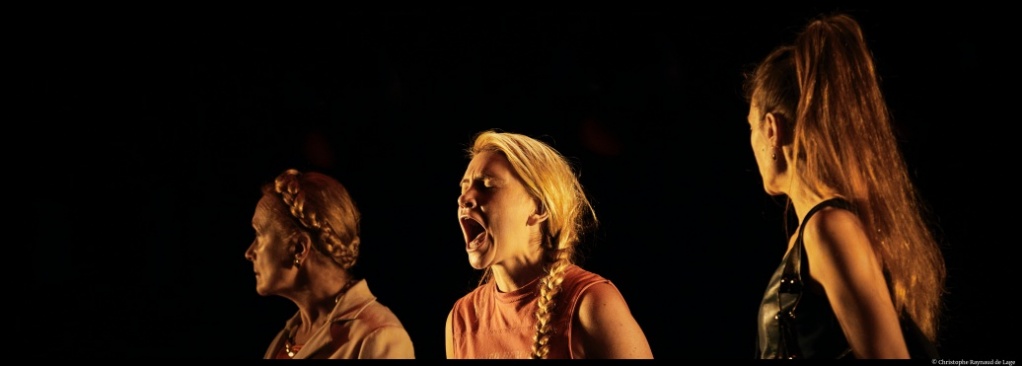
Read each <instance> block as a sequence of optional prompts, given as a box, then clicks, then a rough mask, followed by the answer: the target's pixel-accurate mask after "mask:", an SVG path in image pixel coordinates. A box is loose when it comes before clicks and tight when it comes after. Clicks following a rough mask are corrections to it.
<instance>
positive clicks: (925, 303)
mask: <svg viewBox="0 0 1022 366" xmlns="http://www.w3.org/2000/svg"><path fill="white" fill-rule="evenodd" d="M747 76H748V78H747V80H746V84H745V93H746V98H747V100H748V101H749V102H750V103H753V104H755V105H758V106H759V107H760V108H761V112H762V114H763V115H765V114H766V113H774V114H775V115H779V116H780V117H781V118H782V119H783V120H784V121H785V122H786V123H785V128H786V130H785V132H786V133H785V134H784V135H785V136H790V139H789V140H788V141H783V142H782V143H783V144H788V143H790V144H791V145H792V152H793V155H794V157H795V164H794V166H793V167H792V168H791V169H792V175H793V176H794V177H796V179H801V180H802V181H803V182H805V183H806V186H808V187H809V189H810V190H812V191H814V193H817V194H820V195H821V196H825V197H826V196H833V195H839V196H843V197H846V198H849V199H850V200H851V202H852V204H853V205H854V207H855V209H856V212H857V214H858V216H859V218H860V219H861V220H862V222H863V224H864V225H865V228H866V233H867V235H868V236H869V238H870V243H871V244H872V246H873V250H874V251H875V252H876V254H877V258H878V259H879V260H880V262H881V263H882V266H883V268H884V270H885V274H886V275H887V277H888V284H889V286H890V287H891V289H890V290H891V294H892V297H893V299H894V306H895V308H896V309H897V311H898V312H899V313H901V312H902V311H905V312H907V313H908V314H909V316H911V317H912V319H913V320H914V321H915V322H916V324H917V325H918V326H919V327H920V329H921V330H922V331H923V333H924V334H925V335H926V336H927V337H928V338H929V339H930V340H931V341H934V342H935V341H936V336H937V328H938V321H939V314H940V311H941V308H942V304H941V297H942V295H943V293H944V281H945V276H946V272H945V271H946V270H945V265H944V259H943V256H942V254H941V251H940V248H939V246H938V244H937V242H936V239H935V238H934V236H933V234H932V233H931V231H930V228H929V227H928V225H927V223H926V222H925V220H924V219H923V216H922V214H923V211H924V207H923V204H922V201H921V199H920V198H919V197H918V196H917V191H916V189H915V187H914V185H913V183H912V181H911V179H910V177H909V174H908V170H907V168H906V164H905V161H904V159H903V157H902V155H901V152H900V151H899V149H898V143H897V141H896V139H895V136H894V132H893V131H892V128H891V117H890V114H889V111H888V109H887V104H886V103H885V101H884V97H883V95H882V93H881V90H880V81H879V78H878V76H877V72H876V67H875V65H874V61H873V57H872V54H871V52H870V50H869V48H868V47H867V45H866V41H865V38H864V37H863V33H862V29H861V28H860V26H859V24H858V23H857V22H856V21H855V20H854V19H852V18H851V17H849V16H848V15H845V14H836V15H831V16H825V17H820V18H818V19H815V20H813V21H812V22H811V23H809V25H808V26H807V27H806V28H805V30H804V31H803V32H802V33H801V34H800V35H799V36H798V38H797V40H796V41H795V43H794V44H793V45H789V46H783V47H780V48H778V49H776V50H775V51H774V52H772V53H771V54H770V55H769V56H767V57H766V59H765V60H764V61H763V62H762V63H760V64H759V65H758V66H757V68H756V69H755V71H754V72H753V73H752V74H750V75H747ZM789 204H790V201H789Z"/></svg>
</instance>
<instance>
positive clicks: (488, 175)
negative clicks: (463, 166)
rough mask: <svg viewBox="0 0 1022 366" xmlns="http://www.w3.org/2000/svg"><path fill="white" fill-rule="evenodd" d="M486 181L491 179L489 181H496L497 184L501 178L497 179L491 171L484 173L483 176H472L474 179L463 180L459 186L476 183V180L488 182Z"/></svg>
mask: <svg viewBox="0 0 1022 366" xmlns="http://www.w3.org/2000/svg"><path fill="white" fill-rule="evenodd" d="M486 179H489V180H491V181H495V182H499V181H501V180H500V179H499V178H497V176H496V175H493V174H492V173H490V172H489V171H484V172H483V173H482V174H479V175H475V176H472V177H469V178H462V179H461V182H460V183H459V184H458V185H463V184H467V183H469V182H471V181H474V180H486Z"/></svg>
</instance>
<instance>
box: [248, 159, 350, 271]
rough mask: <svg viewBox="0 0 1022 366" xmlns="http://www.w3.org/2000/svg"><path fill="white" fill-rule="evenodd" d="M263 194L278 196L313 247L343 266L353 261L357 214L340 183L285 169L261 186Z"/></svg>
mask: <svg viewBox="0 0 1022 366" xmlns="http://www.w3.org/2000/svg"><path fill="white" fill-rule="evenodd" d="M263 194H264V195H273V196H277V197H280V199H281V201H282V202H283V203H284V205H285V206H286V207H287V210H288V212H289V213H290V214H291V217H292V218H294V223H295V229H296V230H304V231H306V232H308V233H309V234H310V237H312V246H313V247H314V248H316V250H318V251H319V252H320V253H323V254H326V255H327V256H328V257H330V258H332V259H333V261H334V262H336V263H337V264H338V265H340V267H341V268H343V269H345V270H348V269H351V267H352V266H354V265H355V262H356V261H357V260H358V247H359V242H360V238H359V220H360V214H359V211H358V208H357V207H356V206H355V202H354V200H352V198H351V196H350V195H349V194H348V190H347V188H345V187H344V185H343V184H341V183H340V182H338V181H337V180H336V179H334V178H332V177H330V176H328V175H326V174H323V173H318V172H305V173H302V172H299V171H298V170H295V169H288V170H286V171H284V172H283V173H281V174H280V175H278V176H277V178H276V179H274V181H273V183H268V184H266V185H265V186H263Z"/></svg>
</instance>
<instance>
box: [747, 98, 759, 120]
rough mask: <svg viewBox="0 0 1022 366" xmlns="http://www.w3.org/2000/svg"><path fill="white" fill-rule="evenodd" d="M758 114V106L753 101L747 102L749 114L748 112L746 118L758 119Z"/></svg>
mask: <svg viewBox="0 0 1022 366" xmlns="http://www.w3.org/2000/svg"><path fill="white" fill-rule="evenodd" d="M759 114H760V110H759V106H758V105H756V103H755V102H754V103H750V104H749V114H748V116H746V118H748V120H749V122H752V121H758V120H759Z"/></svg>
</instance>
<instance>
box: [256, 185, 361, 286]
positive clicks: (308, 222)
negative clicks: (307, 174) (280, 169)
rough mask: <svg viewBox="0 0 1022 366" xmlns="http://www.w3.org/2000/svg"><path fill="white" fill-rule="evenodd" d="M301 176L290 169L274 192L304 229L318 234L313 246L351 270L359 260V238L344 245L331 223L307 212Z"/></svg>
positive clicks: (312, 211)
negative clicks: (300, 180)
mask: <svg viewBox="0 0 1022 366" xmlns="http://www.w3.org/2000/svg"><path fill="white" fill-rule="evenodd" d="M301 175H302V173H300V172H299V171H297V170H295V169H288V170H287V171H285V172H284V173H283V174H281V175H280V176H279V177H277V179H276V182H274V190H275V191H276V192H277V193H278V194H280V197H281V199H283V200H284V203H285V204H287V206H288V209H289V211H290V212H291V216H293V217H294V218H295V219H297V221H298V223H299V224H301V226H302V227H304V228H305V229H308V230H310V231H313V232H315V233H318V238H319V240H318V241H317V242H316V243H314V244H313V246H315V247H316V248H317V249H318V250H320V251H321V252H323V253H325V254H327V255H329V256H330V257H331V258H333V260H334V261H335V262H337V264H339V265H341V267H342V268H344V269H349V268H351V267H352V266H354V265H355V261H356V260H357V259H358V247H359V238H358V237H355V238H353V240H352V242H351V243H350V244H349V245H344V243H343V242H342V241H341V239H340V238H339V237H338V235H337V234H336V233H335V232H334V230H333V228H332V227H331V226H330V224H329V223H326V222H321V221H320V220H319V219H318V218H317V215H316V212H315V211H314V210H312V209H309V211H310V212H306V208H307V207H306V201H307V199H306V197H305V196H306V193H305V191H302V190H301V184H300V183H301V182H299V178H300V177H301Z"/></svg>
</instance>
